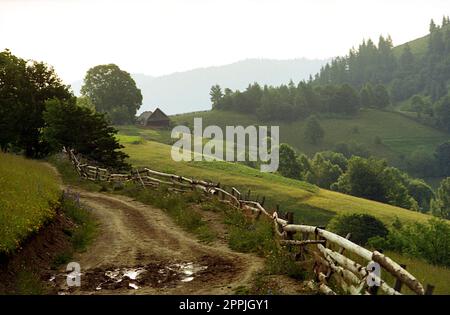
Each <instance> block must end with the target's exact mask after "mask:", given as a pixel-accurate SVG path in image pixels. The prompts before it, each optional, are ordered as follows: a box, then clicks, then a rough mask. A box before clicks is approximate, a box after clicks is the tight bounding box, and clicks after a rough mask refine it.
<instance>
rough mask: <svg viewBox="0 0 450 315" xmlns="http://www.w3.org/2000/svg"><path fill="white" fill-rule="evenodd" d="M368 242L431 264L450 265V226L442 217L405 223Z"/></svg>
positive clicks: (380, 248)
mask: <svg viewBox="0 0 450 315" xmlns="http://www.w3.org/2000/svg"><path fill="white" fill-rule="evenodd" d="M368 243H369V245H371V246H373V247H374V248H376V249H379V250H393V251H397V252H400V253H402V254H407V255H411V256H414V257H420V258H423V259H425V260H426V261H428V262H429V263H432V264H436V265H444V266H447V267H448V266H450V226H449V224H448V223H447V222H446V221H445V220H442V219H436V218H432V219H430V220H429V221H428V223H427V224H422V223H417V222H415V223H410V224H406V225H403V226H401V227H400V228H398V229H394V230H392V231H391V232H390V233H389V234H388V235H387V236H386V237H379V236H378V237H374V238H372V239H370V240H369V242H368Z"/></svg>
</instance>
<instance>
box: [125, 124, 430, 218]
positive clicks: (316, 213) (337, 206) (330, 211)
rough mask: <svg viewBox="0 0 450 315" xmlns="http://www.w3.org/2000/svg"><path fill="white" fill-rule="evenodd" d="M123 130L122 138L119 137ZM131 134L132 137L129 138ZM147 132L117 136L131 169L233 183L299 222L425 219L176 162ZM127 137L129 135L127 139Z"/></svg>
mask: <svg viewBox="0 0 450 315" xmlns="http://www.w3.org/2000/svg"><path fill="white" fill-rule="evenodd" d="M125 131H126V133H127V134H126V136H125V137H124V136H123V133H124V132H125ZM133 132H134V134H132V133H133ZM147 132H149V131H148V130H146V129H139V128H135V127H128V128H125V129H122V135H119V139H121V142H122V144H124V145H125V149H124V151H125V152H126V153H128V154H129V155H130V162H131V163H132V164H133V165H134V166H148V167H151V168H154V169H157V170H161V171H166V172H174V173H178V174H183V175H186V176H190V177H194V178H199V179H200V178H201V179H209V180H211V181H214V182H220V183H221V184H223V185H229V186H231V185H234V186H236V187H237V188H238V189H241V192H242V193H247V189H251V191H252V196H253V197H256V196H259V197H260V198H261V197H262V196H266V200H267V201H266V205H267V206H268V207H269V208H275V206H276V204H279V205H280V207H281V210H283V211H293V212H295V213H296V220H297V221H298V222H302V223H307V224H319V225H320V224H326V223H327V222H328V221H329V220H330V219H331V217H333V216H334V215H335V214H336V213H355V212H366V213H371V214H373V215H375V216H377V217H379V218H380V219H381V220H383V221H384V222H385V223H387V224H389V223H391V222H392V221H393V220H394V219H395V218H396V217H397V216H398V217H399V218H400V219H401V220H403V221H420V222H424V221H426V220H427V219H428V218H429V216H427V215H424V214H421V213H418V212H413V211H409V210H405V209H402V208H398V207H393V206H389V205H386V204H382V203H378V202H374V201H369V200H366V199H361V198H356V197H352V196H348V195H344V194H340V193H337V192H332V191H328V190H324V189H319V188H317V187H316V186H313V185H311V184H308V183H305V182H301V181H296V180H292V179H288V178H285V177H282V176H279V175H275V174H268V173H261V172H260V171H259V170H257V169H253V168H250V167H246V166H244V165H241V164H235V163H229V162H175V161H173V160H172V158H171V155H170V151H171V146H169V145H167V144H163V143H158V142H155V141H150V140H145V138H147V139H148V135H147ZM130 136H131V137H130Z"/></svg>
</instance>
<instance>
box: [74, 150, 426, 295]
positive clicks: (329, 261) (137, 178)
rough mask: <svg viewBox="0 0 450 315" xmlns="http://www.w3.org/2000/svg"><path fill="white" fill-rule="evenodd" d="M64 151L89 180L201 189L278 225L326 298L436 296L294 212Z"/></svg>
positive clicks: (212, 186)
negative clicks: (404, 292)
mask: <svg viewBox="0 0 450 315" xmlns="http://www.w3.org/2000/svg"><path fill="white" fill-rule="evenodd" d="M65 152H66V153H67V155H68V156H69V159H70V161H71V162H72V164H73V165H74V167H75V169H76V171H77V172H78V174H79V176H80V177H82V178H85V179H89V180H93V181H105V182H111V183H124V182H133V183H135V184H137V185H142V186H143V187H152V188H156V187H159V186H160V185H166V186H168V187H169V188H168V189H170V190H172V191H174V192H186V191H192V190H200V191H202V192H204V193H205V194H207V195H212V196H215V197H217V198H219V200H220V201H222V202H226V203H228V204H230V205H231V206H233V207H234V208H236V209H240V210H242V211H247V212H249V213H252V214H253V215H254V218H255V219H260V218H262V217H264V218H266V219H268V220H271V221H273V224H274V231H275V237H276V239H277V241H278V243H279V244H280V246H287V247H288V248H289V250H291V251H293V255H295V257H298V258H300V259H306V258H305V257H307V256H308V257H310V259H311V261H312V262H313V265H314V266H313V270H314V273H315V276H316V279H315V280H316V281H317V283H318V289H319V290H320V291H321V292H322V293H323V294H327V295H334V294H336V291H338V290H339V292H341V293H344V294H354V295H359V294H370V295H374V294H377V293H378V292H379V291H381V293H383V294H388V295H400V294H401V292H400V291H401V288H402V285H406V286H407V287H408V288H409V289H410V290H411V291H412V292H414V293H415V294H418V295H427V294H432V292H433V289H434V287H433V286H432V285H427V286H426V287H424V286H423V284H422V283H420V281H419V280H417V279H416V278H415V277H414V276H413V275H412V274H410V273H409V272H408V271H407V270H406V269H405V268H404V266H403V265H399V264H398V263H396V262H395V261H393V260H392V259H390V258H389V257H387V256H385V255H384V254H382V253H380V252H378V251H370V250H368V249H366V248H364V247H362V246H359V245H357V244H355V243H353V242H352V241H350V240H349V238H350V237H351V236H350V235H347V237H342V236H340V235H337V234H335V233H332V232H330V231H327V230H326V229H325V228H322V227H317V226H310V225H301V224H294V218H293V213H287V214H286V215H281V212H280V211H279V209H277V210H274V211H268V210H266V209H265V208H264V200H265V198H263V200H262V201H261V202H259V201H254V200H245V199H243V194H242V193H241V192H240V191H239V190H238V189H237V188H235V187H232V188H231V191H230V192H228V191H226V190H225V189H224V188H223V187H221V185H220V184H219V183H212V182H208V181H204V180H195V179H192V178H188V177H184V176H179V175H176V174H168V173H163V172H159V171H155V170H152V169H149V168H142V169H135V170H133V171H131V172H130V173H127V174H115V173H110V172H109V171H108V170H107V169H104V168H99V167H95V166H90V165H88V164H83V163H81V162H80V159H79V158H78V157H77V156H76V154H74V152H73V150H65ZM249 196H250V190H249V191H248V193H247V197H249ZM277 208H278V207H277ZM296 236H297V238H295V237H296ZM295 251H297V253H295ZM348 256H350V257H348ZM378 267H379V268H380V271H381V273H377V272H375V271H376V270H374V268H375V269H376V268H378ZM386 272H387V273H389V274H391V275H392V276H393V277H394V278H395V283H394V284H393V285H389V284H388V283H386V281H384V280H383V279H381V276H378V275H377V274H379V275H381V274H383V273H386Z"/></svg>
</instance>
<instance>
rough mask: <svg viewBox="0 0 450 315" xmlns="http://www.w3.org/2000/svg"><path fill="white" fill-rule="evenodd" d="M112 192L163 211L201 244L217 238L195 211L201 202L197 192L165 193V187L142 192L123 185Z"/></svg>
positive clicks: (134, 186) (139, 189)
mask: <svg viewBox="0 0 450 315" xmlns="http://www.w3.org/2000/svg"><path fill="white" fill-rule="evenodd" d="M114 192H115V193H117V194H122V195H126V196H130V197H132V198H134V199H136V200H138V201H140V202H142V203H145V204H149V205H153V206H155V207H158V208H160V209H163V210H164V211H166V213H167V214H168V215H169V216H170V217H171V218H172V219H173V220H174V221H175V223H177V224H178V225H179V226H181V227H182V228H183V229H184V230H186V231H188V232H190V233H192V234H194V235H195V236H196V237H197V238H198V239H199V240H200V241H202V242H205V243H209V242H212V241H214V240H215V239H216V237H217V235H216V233H215V231H213V230H212V229H211V228H210V227H209V226H208V224H207V222H206V221H205V220H204V219H203V217H202V215H201V213H200V212H199V210H198V209H196V206H197V205H198V204H200V201H201V195H200V193H198V192H188V193H185V194H175V193H172V192H170V191H167V189H166V187H161V189H158V190H152V189H145V190H144V189H142V187H138V186H136V185H134V184H129V185H125V186H124V187H123V188H122V189H120V190H115V191H114Z"/></svg>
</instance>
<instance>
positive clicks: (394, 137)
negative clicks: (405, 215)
mask: <svg viewBox="0 0 450 315" xmlns="http://www.w3.org/2000/svg"><path fill="white" fill-rule="evenodd" d="M194 117H201V118H203V124H204V125H217V126H220V127H222V128H224V127H225V126H227V125H231V126H235V125H243V126H248V125H276V126H280V141H281V142H284V143H288V144H290V145H291V146H293V147H294V148H296V149H297V150H298V151H300V152H303V153H306V154H308V155H310V156H311V155H313V154H314V153H316V152H320V151H325V150H334V149H335V146H336V145H337V144H339V143H359V144H362V145H363V146H364V148H365V149H367V150H368V151H369V152H368V153H370V154H371V155H373V156H375V157H377V158H384V159H386V160H387V161H389V163H390V164H391V165H394V166H396V167H401V168H402V166H404V164H405V161H404V158H405V157H408V156H410V155H411V154H413V153H414V152H415V151H417V150H425V151H427V152H434V150H435V148H436V146H437V145H438V144H440V143H442V142H444V141H447V140H449V139H450V135H449V134H447V133H445V132H442V131H439V130H436V129H433V128H431V127H428V126H424V125H422V124H420V123H418V122H416V121H415V120H413V119H410V118H408V117H407V116H405V115H402V114H400V113H396V112H390V111H381V110H376V109H362V110H361V111H360V112H359V113H358V114H356V115H354V116H350V117H341V118H338V117H326V116H325V117H320V118H319V121H320V124H321V126H322V128H323V129H324V131H325V137H324V139H323V141H322V142H321V143H319V144H317V145H312V144H310V143H308V142H307V141H306V140H305V139H304V137H303V132H304V129H305V120H296V121H293V122H280V121H265V122H263V121H259V120H257V119H256V117H255V116H254V115H246V114H241V113H237V112H231V111H222V110H211V111H204V112H196V113H189V114H181V115H175V116H172V117H171V119H172V121H174V123H175V124H181V125H187V126H189V127H190V128H192V126H193V119H194ZM377 139H379V141H377Z"/></svg>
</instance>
